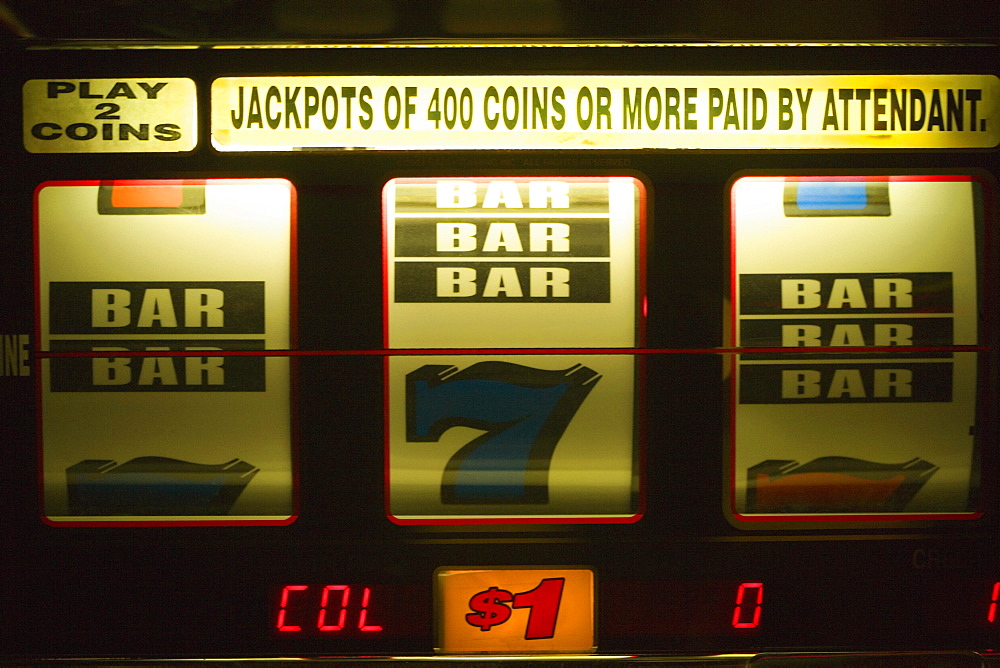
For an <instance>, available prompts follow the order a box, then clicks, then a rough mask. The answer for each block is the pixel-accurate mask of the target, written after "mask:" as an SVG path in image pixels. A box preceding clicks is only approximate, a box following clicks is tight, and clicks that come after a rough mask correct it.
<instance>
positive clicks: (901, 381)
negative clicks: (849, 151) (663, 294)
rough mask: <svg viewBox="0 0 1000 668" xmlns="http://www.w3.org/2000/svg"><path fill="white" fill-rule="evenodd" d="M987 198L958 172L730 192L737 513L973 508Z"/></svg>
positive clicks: (807, 181)
mask: <svg viewBox="0 0 1000 668" xmlns="http://www.w3.org/2000/svg"><path fill="white" fill-rule="evenodd" d="M979 189H980V185H979V183H977V182H976V181H974V180H973V179H972V178H970V177H966V176H916V177H914V176H889V177H864V176H851V177H828V176H824V177H787V178H786V177H753V176H752V177H746V178H743V179H740V180H738V181H737V182H736V183H735V185H734V186H733V193H732V214H733V221H732V225H733V228H732V229H733V247H734V252H733V256H734V267H733V295H734V307H733V321H734V322H733V329H734V332H735V339H736V345H737V346H739V347H741V348H743V350H744V351H745V352H744V353H743V354H741V355H738V356H734V360H733V367H732V374H733V382H732V388H733V389H732V402H733V426H732V455H731V466H732V470H731V476H730V477H731V492H732V508H733V510H734V513H735V516H736V518H737V519H738V520H744V521H758V522H794V521H801V520H811V521H815V520H893V519H895V520H899V519H956V518H971V517H975V516H977V515H976V513H975V512H974V511H975V510H976V508H975V501H974V493H975V490H976V488H977V486H978V476H979V465H978V452H977V438H976V405H977V398H976V396H977V395H976V387H977V378H978V373H979V369H978V356H977V354H976V352H975V350H976V349H975V345H976V344H977V341H978V331H977V330H978V309H977V300H978V295H977V278H978V272H979V268H978V259H979V251H978V246H977V243H978V240H977V235H978V234H979V230H978V223H977V221H978V220H979V219H980V218H981V202H982V198H981V193H980V190H979ZM963 346H964V348H963ZM785 348H787V349H789V352H784V351H782V350H781V349H785ZM754 349H756V351H754ZM792 349H795V350H800V351H802V350H804V349H809V351H810V352H808V353H806V352H799V353H795V354H790V352H791V350H792Z"/></svg>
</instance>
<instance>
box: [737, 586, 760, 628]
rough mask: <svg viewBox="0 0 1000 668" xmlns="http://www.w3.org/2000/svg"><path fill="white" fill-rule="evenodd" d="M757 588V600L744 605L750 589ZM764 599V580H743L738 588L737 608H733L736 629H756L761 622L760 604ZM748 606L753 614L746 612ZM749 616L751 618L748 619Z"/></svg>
mask: <svg viewBox="0 0 1000 668" xmlns="http://www.w3.org/2000/svg"><path fill="white" fill-rule="evenodd" d="M753 589H756V590H757V600H756V601H754V602H753V603H749V602H748V604H747V605H746V606H744V605H743V603H744V599H745V598H746V593H747V591H748V590H753ZM763 601H764V583H763V582H743V583H741V584H740V588H739V589H737V590H736V608H735V609H734V610H733V628H734V629H755V628H757V625H758V624H760V606H761V603H762V602H763ZM746 608H749V609H751V610H752V611H753V612H752V613H751V614H744V610H745V609H746ZM748 618H749V619H748Z"/></svg>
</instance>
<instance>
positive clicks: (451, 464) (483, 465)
mask: <svg viewBox="0 0 1000 668" xmlns="http://www.w3.org/2000/svg"><path fill="white" fill-rule="evenodd" d="M600 378H601V376H600V374H598V373H597V372H595V371H594V370H593V369H589V368H587V367H585V366H583V365H580V364H576V365H573V366H571V367H569V368H568V369H555V370H552V369H536V368H534V367H528V366H522V365H520V364H511V363H510V362H478V363H476V364H473V365H472V366H470V367H467V368H465V369H462V370H459V369H458V368H457V367H455V366H450V365H439V364H427V365H424V366H422V367H420V368H419V369H417V370H415V371H412V372H411V373H409V374H407V376H406V439H407V440H408V441H411V442H434V441H438V440H440V438H441V436H442V435H443V434H444V433H445V432H446V431H448V430H449V429H451V428H452V427H459V426H461V427H472V428H474V429H481V430H483V431H485V432H486V433H484V434H482V435H480V436H478V437H476V438H474V439H473V440H471V441H469V442H468V443H466V444H465V445H464V446H462V447H461V448H460V449H459V450H458V451H457V452H456V453H455V454H454V455H453V456H452V457H451V459H450V460H448V464H447V466H445V470H444V474H443V476H442V479H441V502H442V503H449V504H450V503H494V504H496V503H536V504H537V503H548V500H549V490H548V476H549V463H550V462H551V460H552V453H553V452H554V451H555V447H556V444H557V443H558V442H559V439H560V438H561V437H562V435H563V432H565V431H566V427H567V426H568V425H569V423H570V421H571V420H572V419H573V416H574V415H576V412H577V409H579V408H580V404H582V403H583V400H584V399H586V398H587V395H588V394H589V393H590V390H591V389H593V387H594V385H595V384H596V383H597V381H598V380H600Z"/></svg>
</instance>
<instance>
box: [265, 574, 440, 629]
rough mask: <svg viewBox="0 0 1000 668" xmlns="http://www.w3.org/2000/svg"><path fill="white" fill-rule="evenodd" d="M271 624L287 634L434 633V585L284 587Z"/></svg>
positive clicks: (275, 601)
mask: <svg viewBox="0 0 1000 668" xmlns="http://www.w3.org/2000/svg"><path fill="white" fill-rule="evenodd" d="M272 601H273V602H272V604H271V605H272V607H271V612H270V615H269V616H270V621H269V624H270V626H271V628H272V630H273V631H274V632H275V633H276V634H277V635H278V636H281V637H286V638H298V637H303V638H305V637H325V638H345V639H346V638H354V639H361V638H369V639H372V638H385V637H398V636H412V635H429V634H430V613H429V588H424V587H413V586H395V587H390V586H385V585H367V584H355V583H351V584H292V585H284V586H282V587H281V588H280V589H278V590H277V591H275V595H274V597H273V599H272Z"/></svg>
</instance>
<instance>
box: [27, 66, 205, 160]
mask: <svg viewBox="0 0 1000 668" xmlns="http://www.w3.org/2000/svg"><path fill="white" fill-rule="evenodd" d="M22 94H23V97H22V100H23V105H24V148H25V149H26V150H28V151H29V152H31V153H177V152H182V151H190V150H192V149H193V148H194V147H195V146H196V145H197V143H198V132H197V118H198V100H197V92H196V89H195V83H194V81H193V80H191V79H171V78H160V77H150V78H146V79H32V80H30V81H26V82H25V84H24V87H23V89H22Z"/></svg>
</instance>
